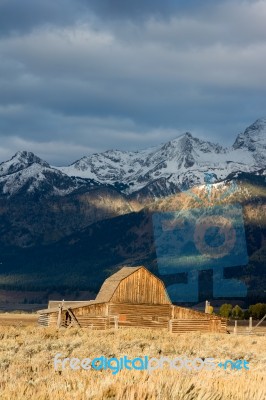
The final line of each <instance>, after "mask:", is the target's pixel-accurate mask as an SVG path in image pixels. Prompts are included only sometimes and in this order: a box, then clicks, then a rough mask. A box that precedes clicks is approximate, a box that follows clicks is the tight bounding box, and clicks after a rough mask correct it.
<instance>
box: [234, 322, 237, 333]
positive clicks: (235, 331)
mask: <svg viewBox="0 0 266 400" xmlns="http://www.w3.org/2000/svg"><path fill="white" fill-rule="evenodd" d="M234 334H235V335H236V334H237V320H235V327H234Z"/></svg>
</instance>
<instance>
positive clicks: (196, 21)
mask: <svg viewBox="0 0 266 400" xmlns="http://www.w3.org/2000/svg"><path fill="white" fill-rule="evenodd" d="M265 21H266V1H265V0H262V1H255V0H249V1H248V0H246V1H243V0H229V1H223V0H220V1H214V0H212V1H208V0H207V1H196V0H194V1H192V0H184V1H180V0H179V1H178V0H134V1H132V0H45V1H44V0H23V1H22V0H0V141H1V142H0V161H4V160H6V159H8V158H10V156H12V155H13V154H14V153H15V152H16V151H18V150H28V151H33V152H35V153H36V154H37V155H38V156H40V157H42V158H44V159H45V160H47V161H48V162H50V163H52V164H54V165H64V164H69V163H71V162H73V161H75V160H76V159H78V158H80V157H82V156H83V155H88V154H90V153H92V152H98V151H104V150H107V149H111V148H116V149H121V150H126V149H131V150H135V149H140V148H145V147H149V146H153V145H156V144H159V143H162V142H166V141H167V140H170V139H173V138H175V137H177V136H178V135H180V134H181V133H183V132H185V131H190V132H191V133H192V134H193V135H194V136H197V137H200V138H203V139H204V138H205V139H207V140H211V141H215V142H220V143H222V144H225V145H231V144H232V143H233V141H234V139H235V136H236V134H238V133H239V132H241V131H243V130H244V129H245V128H246V127H247V126H248V125H250V124H251V123H253V122H254V121H255V120H256V119H258V118H262V117H266V107H265V106H266V23H265Z"/></svg>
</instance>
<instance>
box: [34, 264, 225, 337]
mask: <svg viewBox="0 0 266 400" xmlns="http://www.w3.org/2000/svg"><path fill="white" fill-rule="evenodd" d="M38 313H39V325H42V326H57V327H60V326H64V327H69V326H79V327H81V328H91V329H108V328H118V327H139V328H152V329H155V328H157V329H165V330H169V331H170V332H173V333H182V332H189V331H203V332H224V333H226V331H227V321H226V319H223V318H220V317H217V316H214V315H211V314H205V313H203V312H200V311H195V310H191V309H189V308H184V307H178V306H175V305H173V304H172V303H171V300H170V298H169V296H168V294H167V291H166V289H165V286H164V284H163V282H162V281H161V280H160V279H159V278H157V277H156V276H155V275H153V274H152V273H151V272H150V271H148V270H147V269H146V268H145V267H142V266H141V267H124V268H122V269H120V270H119V271H118V272H116V273H115V274H113V275H112V276H110V277H109V278H108V279H106V280H105V282H104V283H103V285H102V287H101V289H100V291H99V293H98V295H97V297H96V299H95V300H90V301H87V302H86V301H82V302H69V301H68V302H58V301H57V302H56V301H50V302H49V307H48V308H47V309H46V310H40V311H38Z"/></svg>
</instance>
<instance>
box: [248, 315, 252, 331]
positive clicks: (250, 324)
mask: <svg viewBox="0 0 266 400" xmlns="http://www.w3.org/2000/svg"><path fill="white" fill-rule="evenodd" d="M249 329H250V330H251V329H252V317H249Z"/></svg>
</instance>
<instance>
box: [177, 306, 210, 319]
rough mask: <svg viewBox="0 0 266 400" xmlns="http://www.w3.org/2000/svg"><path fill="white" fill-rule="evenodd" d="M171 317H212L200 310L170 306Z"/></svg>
mask: <svg viewBox="0 0 266 400" xmlns="http://www.w3.org/2000/svg"><path fill="white" fill-rule="evenodd" d="M172 307H173V312H172V318H173V319H205V320H209V319H211V318H213V316H212V315H211V314H205V313H203V312H200V311H196V310H191V309H190V308H184V307H178V306H172Z"/></svg>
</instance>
